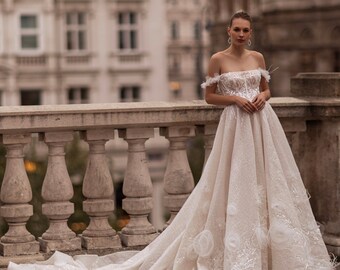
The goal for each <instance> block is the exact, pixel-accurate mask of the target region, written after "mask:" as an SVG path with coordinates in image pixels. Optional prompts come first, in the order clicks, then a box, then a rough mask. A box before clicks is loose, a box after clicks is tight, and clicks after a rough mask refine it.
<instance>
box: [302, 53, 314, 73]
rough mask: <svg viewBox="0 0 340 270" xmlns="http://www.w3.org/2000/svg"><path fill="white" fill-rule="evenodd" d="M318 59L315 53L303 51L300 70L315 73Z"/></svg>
mask: <svg viewBox="0 0 340 270" xmlns="http://www.w3.org/2000/svg"><path fill="white" fill-rule="evenodd" d="M315 67H316V58H315V53H314V52H313V51H302V52H301V53H300V70H301V71H302V72H315V69H316V68H315Z"/></svg>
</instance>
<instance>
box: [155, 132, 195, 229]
mask: <svg viewBox="0 0 340 270" xmlns="http://www.w3.org/2000/svg"><path fill="white" fill-rule="evenodd" d="M161 135H163V136H165V137H166V138H167V139H168V140H169V141H170V147H169V157H168V164H167V167H166V171H165V175H164V190H165V192H166V193H167V194H166V195H165V196H164V205H165V207H166V208H167V209H169V211H170V214H171V217H170V219H169V220H168V221H167V223H166V225H165V226H168V225H169V224H170V223H171V222H172V220H173V219H174V218H175V216H176V214H177V213H178V211H179V210H180V209H181V207H182V205H183V204H184V202H185V201H186V199H187V198H188V197H189V195H190V193H191V191H192V190H193V189H194V178H193V176H192V173H191V169H190V166H189V162H188V156H187V151H186V143H187V141H188V139H189V138H190V137H193V136H194V135H195V127H194V126H176V127H167V128H162V129H161Z"/></svg>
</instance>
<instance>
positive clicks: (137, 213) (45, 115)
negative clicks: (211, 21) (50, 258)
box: [0, 97, 340, 265]
mask: <svg viewBox="0 0 340 270" xmlns="http://www.w3.org/2000/svg"><path fill="white" fill-rule="evenodd" d="M270 103H271V105H272V107H273V108H274V110H275V111H276V113H277V115H278V116H279V118H280V121H281V123H282V125H283V127H284V129H285V131H286V134H287V137H288V139H289V142H290V143H291V146H292V149H293V152H294V154H295V156H296V158H297V162H298V164H299V167H300V170H301V173H302V175H303V176H306V177H307V180H306V183H305V184H306V186H307V188H308V189H310V190H311V191H312V192H311V193H313V194H312V201H311V203H312V206H313V210H315V216H316V218H317V219H318V221H320V222H321V223H323V224H324V230H325V232H324V235H325V241H326V243H327V244H328V246H329V247H330V249H331V250H332V251H333V252H334V253H336V254H339V249H340V240H339V237H338V235H339V233H340V231H339V228H340V226H339V218H338V216H337V213H338V212H339V211H338V210H339V208H340V207H339V206H338V208H336V207H335V208H334V209H332V210H327V206H328V203H335V202H336V196H337V194H336V193H334V192H333V191H334V188H333V186H332V185H334V184H335V181H336V180H337V177H338V176H334V170H333V171H332V173H331V175H329V174H328V175H327V170H326V169H322V168H319V169H318V170H319V171H318V172H317V173H316V175H311V168H314V172H315V168H316V167H317V166H316V164H310V161H311V160H312V161H313V160H314V162H319V159H318V158H315V157H316V156H317V155H322V146H323V145H328V144H329V143H330V141H329V140H333V141H332V142H337V147H338V148H337V149H335V150H334V149H333V150H334V151H333V150H332V151H331V153H330V150H329V149H325V150H324V152H325V153H326V152H327V153H328V154H329V153H330V154H329V158H328V160H327V162H328V163H327V164H328V165H329V163H332V164H335V165H336V164H337V165H336V166H339V160H340V159H339V149H340V146H339V142H338V141H336V140H339V137H340V127H339V119H340V99H335V98H327V97H324V98H319V97H310V98H305V97H303V98H297V97H294V98H293V97H292V98H272V99H271V100H270ZM222 110H223V107H221V106H213V105H208V104H206V103H205V102H204V101H192V102H176V103H170V102H141V103H113V104H87V105H55V106H49V105H44V106H26V107H0V141H1V143H2V144H3V145H4V146H5V148H6V151H7V154H6V170H5V175H4V179H3V184H2V187H1V202H2V206H1V216H2V217H3V218H4V219H5V220H6V222H7V223H8V226H9V230H8V232H7V233H6V234H5V235H4V236H2V237H1V239H0V253H1V256H0V265H5V264H6V263H7V262H8V260H14V261H29V260H32V258H33V259H41V258H42V256H43V254H45V253H48V252H50V251H53V250H60V251H65V252H69V251H75V250H82V249H83V250H92V251H93V250H100V249H105V248H117V249H119V248H121V247H122V245H123V246H128V247H134V246H141V245H146V244H148V243H150V242H151V241H152V240H153V239H154V238H155V237H157V232H156V230H155V228H154V227H153V225H152V224H150V223H149V221H148V219H147V217H148V215H149V214H150V213H151V211H152V208H153V201H152V183H151V179H150V174H149V171H148V167H147V164H146V162H145V161H146V155H145V141H146V140H148V139H149V138H151V137H153V134H154V128H160V134H161V135H163V136H165V137H166V138H167V139H168V140H169V142H170V147H169V158H168V165H167V168H166V172H165V175H164V190H165V192H166V196H165V198H164V201H165V206H166V207H167V208H168V209H169V210H170V212H171V218H170V221H169V222H168V223H167V224H169V223H170V222H171V220H172V219H173V218H174V216H175V215H176V213H177V212H178V211H179V209H180V208H181V206H182V204H183V203H184V201H185V200H186V198H187V197H188V196H189V194H190V192H191V190H192V189H193V187H194V182H193V177H192V174H191V171H190V168H189V165H188V160H187V156H186V141H187V140H188V139H189V138H191V137H192V136H194V135H195V133H201V134H203V137H204V139H205V151H206V157H207V156H208V154H209V152H210V150H211V146H212V141H213V137H214V133H215V129H216V126H217V122H218V120H219V116H220V114H221V112H222ZM319 128H320V130H321V131H319V133H322V135H324V137H323V138H327V141H323V139H322V138H320V136H319V134H317V130H318V129H319ZM114 130H118V134H119V137H121V138H123V139H124V140H125V141H126V142H127V143H128V154H127V155H128V162H127V168H126V173H125V178H124V184H123V193H124V195H125V196H126V198H125V199H124V200H123V208H124V209H125V210H126V211H127V213H128V214H129V216H130V222H129V224H128V225H127V226H126V227H124V229H123V230H122V231H121V232H120V233H119V234H118V233H117V232H116V231H115V230H114V229H112V228H111V226H110V225H109V223H108V217H109V215H110V213H112V211H113V210H114V201H113V194H114V187H113V183H112V179H111V176H110V172H109V167H108V165H107V164H106V161H105V143H106V142H107V141H109V140H112V139H113V137H114V132H113V131H114ZM75 131H77V132H80V135H81V138H82V140H84V141H85V142H87V143H88V145H89V156H88V165H87V169H86V173H85V177H84V180H83V195H84V197H85V198H86V200H84V201H83V209H84V211H85V212H86V213H87V214H88V216H89V217H90V224H89V226H88V227H87V228H86V230H85V231H84V232H83V234H82V235H76V234H75V233H74V232H73V231H71V230H70V229H69V228H68V226H67V220H68V218H69V216H70V215H71V214H72V213H73V212H74V205H73V203H71V202H70V199H71V198H72V196H73V188H72V183H71V180H70V177H69V174H68V171H67V168H66V163H65V158H64V155H65V152H64V146H65V144H66V143H67V142H69V141H71V140H72V138H73V133H74V132H75ZM33 133H38V134H39V138H40V140H41V141H44V142H45V144H46V145H47V146H48V167H47V171H46V175H45V179H44V182H43V187H42V197H43V199H44V203H43V206H42V211H43V214H44V215H46V216H47V218H48V219H49V228H48V229H47V231H46V232H45V233H44V234H43V235H42V236H41V237H39V238H38V239H35V237H34V236H33V235H32V234H30V232H28V231H27V229H26V228H25V225H26V222H27V220H28V219H29V217H30V216H31V215H32V214H33V207H32V205H30V204H29V202H30V201H31V199H32V190H31V187H30V183H29V181H28V177H27V174H26V172H25V168H24V162H23V148H24V146H25V144H28V143H29V142H30V140H31V135H32V134H33ZM309 144H318V145H320V148H319V150H320V151H319V152H318V153H317V154H315V153H312V152H311V151H310V152H308V153H309V154H310V155H311V157H310V158H309V159H308V160H307V161H305V159H304V156H303V153H304V151H305V150H306V149H309V148H308V147H309ZM301 145H302V146H301ZM313 155H314V156H313ZM320 164H321V165H322V164H323V163H322V162H320ZM325 166H326V165H325ZM320 172H321V173H320ZM338 172H339V168H338V167H337V170H336V171H335V173H338ZM178 173H180V175H181V177H176V176H178ZM311 177H314V178H315V179H313V181H310V180H308V179H310V178H311ZM325 178H327V180H325ZM318 181H323V190H322V194H319V193H318V192H316V191H317V190H318V189H317V182H318ZM313 191H314V192H313ZM316 201H317V204H316ZM320 202H321V203H320ZM320 204H321V206H320ZM337 204H339V203H338V202H337ZM333 205H334V204H333ZM327 211H328V212H327ZM28 255H29V256H28ZM27 256H28V257H27Z"/></svg>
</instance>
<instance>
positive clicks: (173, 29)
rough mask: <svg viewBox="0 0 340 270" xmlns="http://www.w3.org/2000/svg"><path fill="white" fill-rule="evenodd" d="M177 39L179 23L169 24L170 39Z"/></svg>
mask: <svg viewBox="0 0 340 270" xmlns="http://www.w3.org/2000/svg"><path fill="white" fill-rule="evenodd" d="M178 38H179V23H178V22H177V21H173V22H171V39H172V40H177V39H178Z"/></svg>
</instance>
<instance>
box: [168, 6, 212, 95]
mask: <svg viewBox="0 0 340 270" xmlns="http://www.w3.org/2000/svg"><path fill="white" fill-rule="evenodd" d="M166 7H167V9H166V10H167V11H166V20H167V27H168V31H167V41H168V43H167V52H168V53H167V59H168V80H169V88H170V93H171V100H193V99H201V98H202V97H203V96H202V89H201V86H200V85H201V83H202V82H203V81H204V78H205V75H204V74H205V73H206V68H207V66H208V61H209V58H210V42H209V40H210V36H209V27H210V21H211V15H212V14H211V9H210V2H209V1H207V0H186V1H180V0H166Z"/></svg>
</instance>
